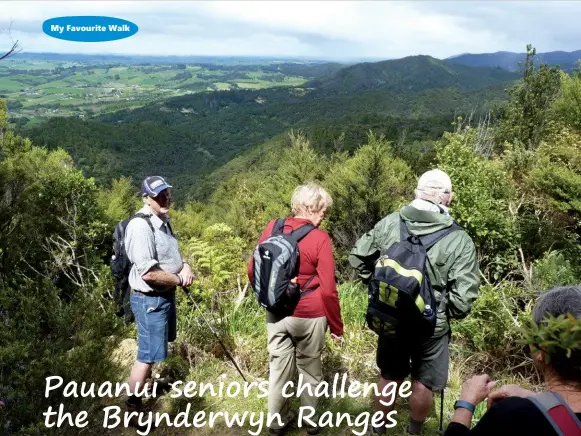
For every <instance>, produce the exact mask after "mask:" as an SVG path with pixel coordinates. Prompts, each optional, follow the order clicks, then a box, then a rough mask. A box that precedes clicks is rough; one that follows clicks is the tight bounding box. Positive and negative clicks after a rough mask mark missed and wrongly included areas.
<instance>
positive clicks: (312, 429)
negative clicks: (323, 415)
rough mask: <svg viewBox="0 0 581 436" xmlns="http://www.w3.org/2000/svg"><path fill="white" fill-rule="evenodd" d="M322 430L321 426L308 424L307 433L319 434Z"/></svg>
mask: <svg viewBox="0 0 581 436" xmlns="http://www.w3.org/2000/svg"><path fill="white" fill-rule="evenodd" d="M320 431H321V429H320V428H319V427H313V426H312V425H308V426H307V434H308V435H315V434H319V432H320Z"/></svg>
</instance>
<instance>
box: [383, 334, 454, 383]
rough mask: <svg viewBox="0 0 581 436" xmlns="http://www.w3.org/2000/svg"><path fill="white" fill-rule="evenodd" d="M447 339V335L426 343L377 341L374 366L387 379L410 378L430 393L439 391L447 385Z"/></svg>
mask: <svg viewBox="0 0 581 436" xmlns="http://www.w3.org/2000/svg"><path fill="white" fill-rule="evenodd" d="M448 339H449V336H448V335H447V334H446V335H444V336H441V337H437V338H430V339H428V340H427V341H425V342H420V343H415V344H414V343H413V342H411V343H410V341H409V340H407V341H406V340H402V339H386V338H379V340H378V343H377V358H376V361H377V366H378V367H379V370H380V371H381V376H382V377H383V378H384V379H386V380H403V379H405V378H406V377H407V376H409V375H410V374H411V376H412V379H414V380H417V381H419V382H420V383H421V384H423V385H424V386H426V387H427V388H429V389H431V390H436V391H438V390H442V389H444V388H445V387H446V383H447V382H448V363H449V362H448V356H449V354H448Z"/></svg>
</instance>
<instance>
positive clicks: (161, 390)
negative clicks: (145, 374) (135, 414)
mask: <svg viewBox="0 0 581 436" xmlns="http://www.w3.org/2000/svg"><path fill="white" fill-rule="evenodd" d="M174 382H175V380H174V379H173V378H171V377H163V378H158V379H154V380H152V381H150V382H147V388H146V390H147V395H148V396H149V397H152V396H153V384H154V383H156V384H157V389H156V390H155V392H156V394H157V395H156V396H161V395H163V394H166V393H168V392H169V391H171V388H172V385H173V383H174Z"/></svg>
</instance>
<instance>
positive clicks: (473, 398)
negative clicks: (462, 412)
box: [460, 374, 496, 406]
mask: <svg viewBox="0 0 581 436" xmlns="http://www.w3.org/2000/svg"><path fill="white" fill-rule="evenodd" d="M495 385H496V382H494V381H492V379H491V378H490V376H489V375H488V374H480V375H475V376H474V377H471V378H469V379H468V380H466V381H465V382H464V384H463V385H462V391H461V392H460V399H461V400H464V401H468V402H469V403H471V404H474V405H475V406H476V405H477V404H478V403H480V402H481V401H483V400H484V399H485V398H486V397H487V396H488V395H489V394H490V391H491V390H492V389H493V388H494V386H495Z"/></svg>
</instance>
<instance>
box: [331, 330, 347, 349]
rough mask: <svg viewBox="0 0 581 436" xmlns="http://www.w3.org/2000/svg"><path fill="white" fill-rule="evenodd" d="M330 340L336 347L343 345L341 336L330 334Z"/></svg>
mask: <svg viewBox="0 0 581 436" xmlns="http://www.w3.org/2000/svg"><path fill="white" fill-rule="evenodd" d="M331 339H332V340H333V343H334V344H335V345H337V346H341V345H343V342H344V339H343V336H337V335H336V334H334V333H331Z"/></svg>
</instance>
